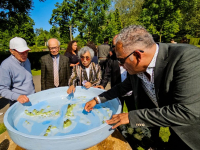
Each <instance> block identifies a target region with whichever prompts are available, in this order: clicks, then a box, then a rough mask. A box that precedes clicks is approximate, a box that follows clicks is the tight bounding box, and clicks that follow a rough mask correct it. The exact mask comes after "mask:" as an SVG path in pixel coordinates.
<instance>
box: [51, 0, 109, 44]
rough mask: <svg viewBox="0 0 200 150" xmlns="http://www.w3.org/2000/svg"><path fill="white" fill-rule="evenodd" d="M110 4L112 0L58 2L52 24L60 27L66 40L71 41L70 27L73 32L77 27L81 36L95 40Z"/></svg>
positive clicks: (65, 0) (61, 34) (62, 36)
mask: <svg viewBox="0 0 200 150" xmlns="http://www.w3.org/2000/svg"><path fill="white" fill-rule="evenodd" d="M109 5H110V0H68V1H67V0H64V1H63V2H62V3H61V4H59V3H56V7H57V8H56V9H54V10H53V14H52V17H51V19H50V24H52V25H54V26H59V27H60V29H59V30H60V36H61V38H64V39H66V41H67V40H68V41H69V36H70V27H71V29H72V33H74V31H75V27H77V28H78V31H79V32H80V36H81V38H85V39H87V40H92V41H94V42H95V41H97V37H98V35H99V33H100V31H101V29H100V28H99V26H101V25H103V24H104V23H105V19H106V11H107V10H108V8H109ZM68 41H67V42H68Z"/></svg>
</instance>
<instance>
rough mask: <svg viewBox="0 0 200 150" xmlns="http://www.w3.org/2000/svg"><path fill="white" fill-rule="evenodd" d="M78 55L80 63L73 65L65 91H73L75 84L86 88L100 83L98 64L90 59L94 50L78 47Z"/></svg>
mask: <svg viewBox="0 0 200 150" xmlns="http://www.w3.org/2000/svg"><path fill="white" fill-rule="evenodd" d="M78 56H79V57H80V59H81V64H78V65H76V66H74V67H73V69H72V75H71V77H70V79H69V84H68V85H69V86H70V87H69V89H68V90H67V93H68V94H70V93H72V92H73V93H74V92H75V87H76V85H81V86H84V87H86V88H90V87H91V86H96V85H99V84H100V81H101V68H100V66H99V65H98V64H95V63H94V62H91V61H92V58H93V57H94V51H93V50H92V49H91V48H89V47H88V46H85V47H83V48H81V49H80V51H79V52H78Z"/></svg>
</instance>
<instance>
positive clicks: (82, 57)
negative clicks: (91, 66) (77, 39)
mask: <svg viewBox="0 0 200 150" xmlns="http://www.w3.org/2000/svg"><path fill="white" fill-rule="evenodd" d="M84 59H86V60H87V61H89V60H90V57H89V56H86V57H85V56H81V60H82V61H84Z"/></svg>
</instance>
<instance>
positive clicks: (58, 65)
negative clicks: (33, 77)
mask: <svg viewBox="0 0 200 150" xmlns="http://www.w3.org/2000/svg"><path fill="white" fill-rule="evenodd" d="M47 46H48V48H49V51H50V54H47V55H45V56H42V57H41V90H46V89H50V88H54V87H60V86H68V80H69V77H70V68H69V59H68V58H67V57H66V56H64V55H60V54H59V50H60V42H59V41H58V40H57V39H55V38H51V39H49V40H48V42H47Z"/></svg>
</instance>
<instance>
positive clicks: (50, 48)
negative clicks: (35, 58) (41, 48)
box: [49, 46, 59, 51]
mask: <svg viewBox="0 0 200 150" xmlns="http://www.w3.org/2000/svg"><path fill="white" fill-rule="evenodd" d="M58 48H59V46H56V47H49V50H50V51H52V50H54V49H58Z"/></svg>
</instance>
